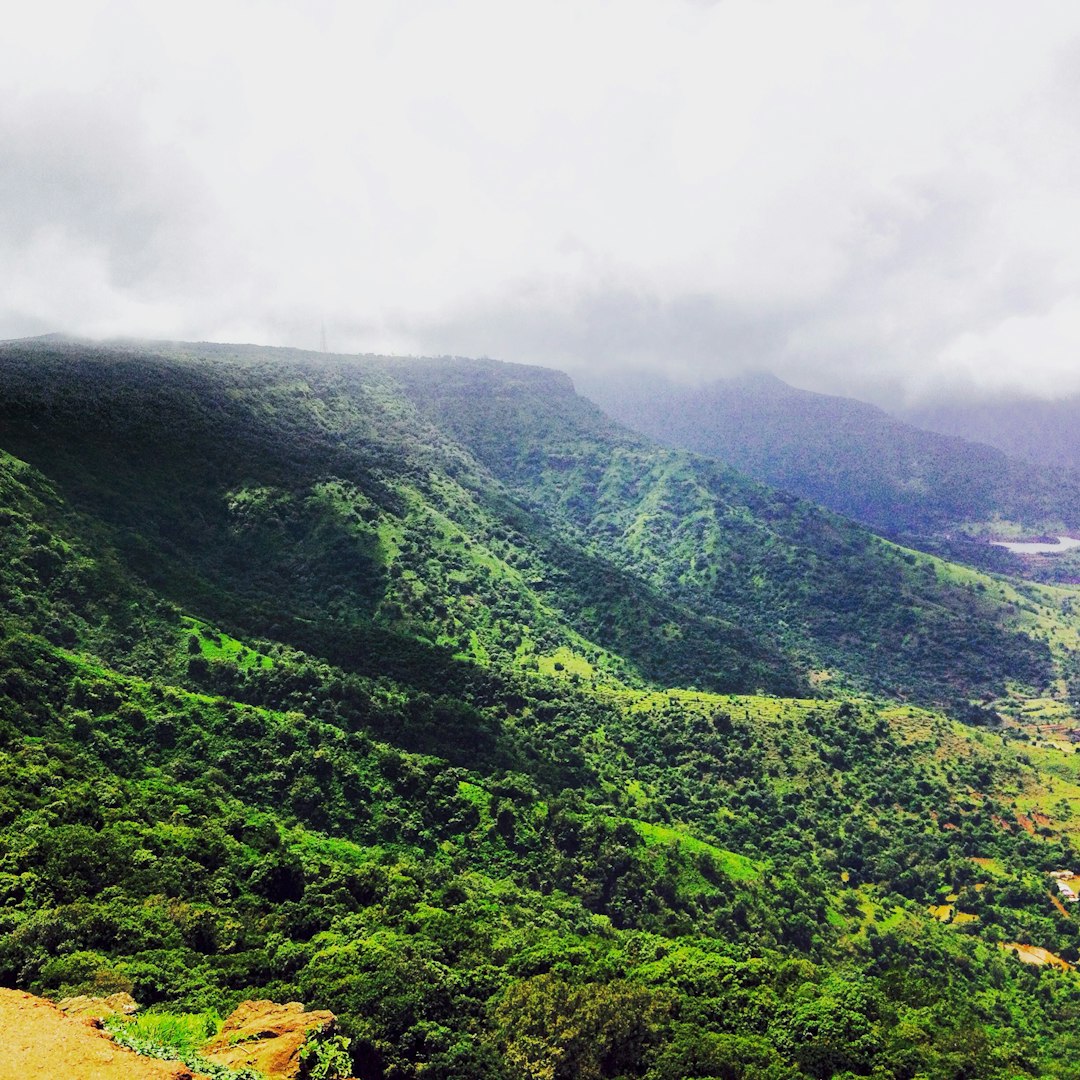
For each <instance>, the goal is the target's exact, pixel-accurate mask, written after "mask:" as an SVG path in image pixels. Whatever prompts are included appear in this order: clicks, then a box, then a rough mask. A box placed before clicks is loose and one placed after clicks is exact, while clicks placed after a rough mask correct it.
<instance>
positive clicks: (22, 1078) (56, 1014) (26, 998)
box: [0, 989, 192, 1080]
mask: <svg viewBox="0 0 1080 1080" xmlns="http://www.w3.org/2000/svg"><path fill="white" fill-rule="evenodd" d="M0 1032H2V1037H0V1080H191V1078H192V1073H191V1070H190V1069H188V1068H187V1066H185V1065H181V1064H179V1063H178V1062H168V1061H154V1060H153V1059H152V1058H145V1057H139V1055H137V1054H134V1053H132V1052H131V1051H130V1050H125V1049H124V1048H123V1047H119V1046H117V1045H116V1044H115V1043H114V1042H112V1040H111V1039H109V1038H107V1037H106V1036H105V1035H103V1034H102V1033H101V1032H100V1031H98V1030H97V1029H96V1028H95V1027H94V1026H93V1025H92V1023H90V1022H88V1021H86V1020H78V1019H75V1018H74V1017H70V1016H65V1015H64V1014H63V1013H62V1012H61V1011H60V1010H59V1009H58V1008H57V1007H56V1006H55V1005H54V1004H53V1003H52V1002H51V1001H45V1000H43V999H42V998H38V997H34V996H33V995H32V994H25V993H23V992H22V991H21V990H4V989H0Z"/></svg>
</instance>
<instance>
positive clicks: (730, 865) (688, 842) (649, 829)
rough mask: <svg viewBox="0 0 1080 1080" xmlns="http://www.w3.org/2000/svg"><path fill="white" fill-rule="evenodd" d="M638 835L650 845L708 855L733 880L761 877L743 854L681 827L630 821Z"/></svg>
mask: <svg viewBox="0 0 1080 1080" xmlns="http://www.w3.org/2000/svg"><path fill="white" fill-rule="evenodd" d="M631 824H632V825H633V826H634V828H635V829H636V830H637V832H638V835H639V836H640V837H641V838H642V839H643V840H644V841H645V843H646V844H648V845H649V846H651V847H662V846H674V845H678V846H680V847H682V848H683V850H684V851H689V852H692V853H694V854H696V855H710V856H712V859H713V861H714V862H715V863H716V865H717V867H718V869H720V870H721V871H722V872H723V873H725V874H726V875H727V876H728V877H729V878H731V879H732V880H733V881H757V880H759V879H760V878H761V870H760V868H759V867H758V865H757V864H756V863H755V862H753V860H751V859H748V858H747V857H746V856H745V855H739V854H738V853H736V852H734V851H725V850H724V848H719V847H716V846H715V845H713V844H709V843H706V842H705V841H704V840H699V839H698V838H697V837H696V836H691V834H690V833H688V832H683V831H682V830H681V829H673V828H669V827H668V826H666V825H654V824H652V823H650V822H647V821H634V822H631Z"/></svg>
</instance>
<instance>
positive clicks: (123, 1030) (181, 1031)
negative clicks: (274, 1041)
mask: <svg viewBox="0 0 1080 1080" xmlns="http://www.w3.org/2000/svg"><path fill="white" fill-rule="evenodd" d="M104 1027H105V1030H106V1031H108V1032H109V1034H110V1035H112V1037H113V1039H114V1040H115V1041H116V1043H117V1045H119V1046H124V1047H127V1048H128V1049H129V1050H134V1051H135V1053H136V1054H141V1055H142V1056H143V1057H150V1058H157V1059H159V1060H161V1061H181V1062H183V1063H184V1064H185V1065H186V1066H187V1067H188V1068H189V1069H192V1070H194V1071H195V1072H197V1073H201V1074H202V1075H203V1076H205V1077H208V1078H209V1080H266V1078H265V1077H264V1076H263V1074H262V1073H260V1072H257V1071H256V1070H255V1069H230V1068H228V1067H227V1066H225V1065H220V1064H218V1063H217V1062H216V1061H211V1060H209V1059H208V1058H205V1057H203V1056H202V1054H201V1053H200V1051H201V1050H202V1048H203V1047H204V1046H205V1045H206V1044H207V1043H208V1042H209V1041H210V1040H211V1039H212V1038H213V1037H214V1036H215V1035H216V1034H217V1033H218V1032H219V1031H220V1030H221V1017H220V1016H219V1015H218V1014H217V1013H216V1012H215V1011H213V1010H209V1011H207V1012H201V1013H167V1012H159V1013H144V1014H142V1015H141V1016H134V1017H124V1016H114V1017H110V1018H109V1019H107V1020H106V1021H105V1024H104Z"/></svg>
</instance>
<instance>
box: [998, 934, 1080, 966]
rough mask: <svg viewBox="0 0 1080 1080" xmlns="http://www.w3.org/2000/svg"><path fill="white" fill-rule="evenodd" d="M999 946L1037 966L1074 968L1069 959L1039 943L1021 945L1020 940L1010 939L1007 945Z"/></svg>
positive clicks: (1026, 962) (1022, 960) (1023, 961)
mask: <svg viewBox="0 0 1080 1080" xmlns="http://www.w3.org/2000/svg"><path fill="white" fill-rule="evenodd" d="M999 948H1002V949H1005V950H1006V952H1011V953H1013V954H1014V955H1015V956H1016V958H1017V959H1018V960H1020V961H1021V962H1022V963H1025V964H1034V965H1035V966H1036V967H1044V966H1045V965H1047V964H1049V965H1050V966H1051V967H1058V968H1062V969H1063V970H1064V971H1071V970H1072V964H1070V963H1069V962H1068V960H1062V959H1061V957H1060V956H1056V955H1055V954H1054V953H1052V952H1050V950H1049V949H1042V948H1040V947H1039V946H1038V945H1021V944H1020V943H1019V942H1016V941H1010V942H1009V943H1008V944H1007V945H1006V944H1004V943H1003V944H1001V945H1000V946H999Z"/></svg>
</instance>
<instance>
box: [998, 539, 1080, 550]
mask: <svg viewBox="0 0 1080 1080" xmlns="http://www.w3.org/2000/svg"><path fill="white" fill-rule="evenodd" d="M990 543H991V544H994V545H995V546H996V547H1003V548H1008V549H1009V550H1010V551H1011V552H1014V553H1015V554H1016V555H1060V554H1061V553H1062V552H1063V551H1068V550H1069V549H1070V548H1075V547H1080V540H1074V539H1073V537H1071V536H1059V537H1058V538H1057V543H1055V544H1045V543H1039V542H1033V543H1023V542H1020V541H1008V540H991V541H990Z"/></svg>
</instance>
